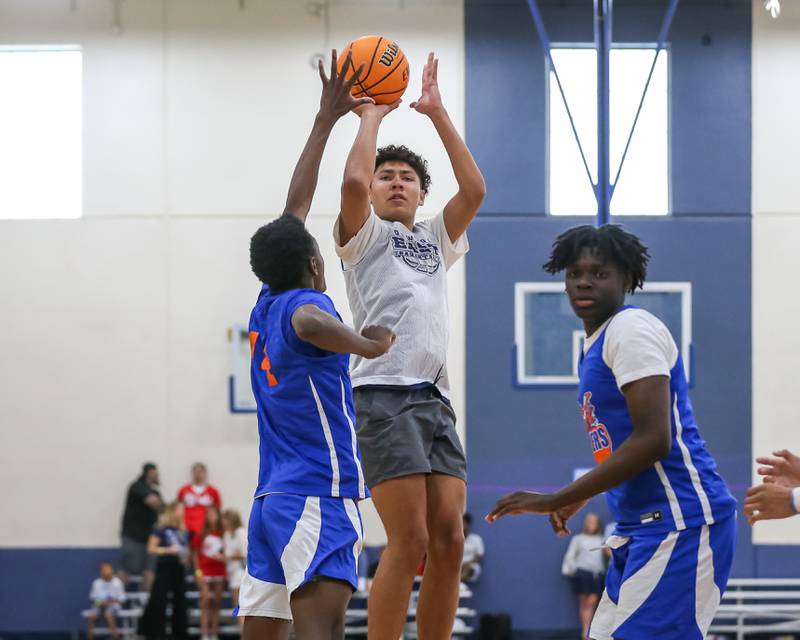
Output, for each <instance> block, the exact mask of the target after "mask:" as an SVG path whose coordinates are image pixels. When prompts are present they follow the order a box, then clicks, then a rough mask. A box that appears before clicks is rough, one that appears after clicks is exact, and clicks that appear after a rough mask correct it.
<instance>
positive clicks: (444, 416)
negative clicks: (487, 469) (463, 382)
mask: <svg viewBox="0 0 800 640" xmlns="http://www.w3.org/2000/svg"><path fill="white" fill-rule="evenodd" d="M353 402H354V404H355V409H356V434H357V435H358V446H359V449H360V450H361V464H362V467H363V469H364V479H365V480H366V482H367V486H368V487H370V488H372V487H374V486H375V485H377V484H380V483H381V482H383V481H384V480H391V479H392V478H399V477H400V476H407V475H411V474H415V473H443V474H446V475H449V476H455V477H456V478H461V479H462V480H463V481H464V482H466V481H467V460H466V457H465V456H464V449H463V448H462V446H461V441H460V440H459V439H458V434H457V433H456V414H455V412H454V411H453V408H452V407H451V406H450V405H449V404H448V403H447V402H445V401H444V400H443V399H442V397H441V395H440V394H439V392H438V391H437V390H436V388H435V387H433V386H431V387H425V388H404V387H394V388H392V387H388V388H387V387H360V388H357V389H355V390H354V391H353Z"/></svg>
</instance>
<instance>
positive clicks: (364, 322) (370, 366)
mask: <svg viewBox="0 0 800 640" xmlns="http://www.w3.org/2000/svg"><path fill="white" fill-rule="evenodd" d="M333 237H334V240H335V241H336V253H337V255H338V256H339V258H341V260H342V265H343V268H344V279H345V284H346V286H347V298H348V300H349V302H350V310H351V311H352V313H353V322H354V324H355V328H356V331H361V329H362V328H364V327H365V326H370V325H381V326H384V327H388V328H389V329H391V330H392V331H394V333H395V335H396V336H397V338H396V340H395V343H394V345H392V348H391V349H389V351H388V352H387V353H385V354H384V355H382V356H380V357H378V358H375V359H373V360H368V359H366V358H362V357H360V356H353V368H352V371H351V373H350V377H351V379H352V381H353V386H354V387H358V386H363V385H369V384H388V385H404V386H408V385H414V384H419V383H423V382H435V383H436V386H437V387H438V388H439V390H440V391H441V393H442V395H444V396H447V395H448V394H449V388H450V386H449V382H448V378H447V366H446V364H445V363H446V359H447V341H448V335H449V322H448V307H447V273H446V271H447V270H448V269H449V268H450V267H451V266H453V264H454V263H455V262H456V261H457V260H458V259H459V258H460V257H461V256H463V255H464V254H465V253H466V252H467V251H468V250H469V242H468V241H467V237H466V234H464V235H462V236H461V237H460V238H459V239H458V240H457V241H456V242H455V243H453V242H451V241H450V237H449V236H448V234H447V229H446V228H445V225H444V216H443V214H442V213H440V214H438V215H437V216H435V217H434V218H432V219H430V220H425V221H424V222H418V223H416V224H415V225H414V229H413V230H411V231H409V230H408V228H407V227H406V226H404V225H403V224H401V223H399V222H389V221H386V220H381V219H380V218H379V217H378V216H377V215H375V214H374V213H370V215H369V217H368V218H367V220H366V222H364V226H362V227H361V229H360V230H359V232H358V233H357V234H356V235H355V236H353V237H352V238H351V239H350V241H349V242H347V243H346V244H345V245H344V246H342V245H341V242H340V239H339V222H338V221H337V222H336V224H335V225H334V231H333Z"/></svg>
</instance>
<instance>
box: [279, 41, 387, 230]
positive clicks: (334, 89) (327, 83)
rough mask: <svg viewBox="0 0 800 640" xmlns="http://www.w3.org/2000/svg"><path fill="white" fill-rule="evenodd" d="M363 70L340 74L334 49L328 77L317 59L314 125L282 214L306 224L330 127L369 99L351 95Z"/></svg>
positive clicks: (348, 60) (299, 161)
mask: <svg viewBox="0 0 800 640" xmlns="http://www.w3.org/2000/svg"><path fill="white" fill-rule="evenodd" d="M350 56H351V54H350V53H348V54H347V59H346V61H345V64H344V67H343V68H345V69H347V68H348V67H349V65H350ZM362 70H363V65H362V66H361V67H359V68H358V69H357V70H356V72H355V73H354V74H353V75H352V76H351V77H350V79H348V80H346V79H345V77H344V75H343V74H339V73H338V72H337V60H336V50H335V49H334V50H333V51H332V52H331V71H330V77H328V76H327V75H325V69H324V67H323V65H322V61H321V60H320V61H319V76H320V79H321V80H322V96H321V97H320V101H319V111H318V112H317V115H316V117H315V118H314V126H313V127H312V128H311V133H310V134H309V136H308V141H307V142H306V145H305V147H303V152H302V153H301V154H300V159H299V160H298V161H297V166H296V167H295V168H294V173H293V174H292V180H291V182H290V183H289V194H288V195H287V196H286V207H285V208H284V210H283V213H284V214H287V213H289V214H292V215H294V216H297V217H298V218H300V220H301V221H302V222H304V223H305V221H306V218H307V217H308V212H309V210H310V209H311V201H312V200H313V198H314V192H315V191H316V189H317V180H318V178H319V165H320V163H321V162H322V154H323V153H324V151H325V145H326V144H327V143H328V137H329V136H330V134H331V131H332V130H333V126H334V125H335V124H336V122H337V121H338V120H339V118H341V117H342V116H343V115H344V114H346V113H348V112H349V111H351V110H352V109H353V108H355V107H358V106H360V105H363V104H369V103H371V102H372V98H354V97H353V96H352V95H351V94H350V89H351V88H352V86H353V84H354V83H355V81H356V80H357V79H358V76H359V74H360V73H361V72H362Z"/></svg>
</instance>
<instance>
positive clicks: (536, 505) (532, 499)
mask: <svg viewBox="0 0 800 640" xmlns="http://www.w3.org/2000/svg"><path fill="white" fill-rule="evenodd" d="M551 505H552V496H551V495H550V494H548V493H536V492H535V491H515V492H514V493H509V494H508V495H507V496H503V497H502V498H500V499H499V500H498V501H497V504H495V505H494V509H492V510H491V511H490V512H489V513H488V515H487V516H486V522H489V523H492V522H495V521H497V520H499V519H500V518H502V517H503V516H518V515H520V514H523V513H542V514H545V513H552V512H553V507H552V506H551Z"/></svg>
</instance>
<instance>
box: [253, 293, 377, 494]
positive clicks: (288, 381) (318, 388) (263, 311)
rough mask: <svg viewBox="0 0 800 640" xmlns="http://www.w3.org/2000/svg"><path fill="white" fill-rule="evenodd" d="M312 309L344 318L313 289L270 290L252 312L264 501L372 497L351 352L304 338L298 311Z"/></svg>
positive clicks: (260, 490)
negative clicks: (295, 318)
mask: <svg viewBox="0 0 800 640" xmlns="http://www.w3.org/2000/svg"><path fill="white" fill-rule="evenodd" d="M306 304H312V305H314V306H316V307H318V308H320V309H322V310H323V311H325V312H326V313H329V314H330V315H332V316H334V317H336V318H338V319H339V320H341V317H340V316H339V314H338V313H337V312H336V308H335V307H334V305H333V301H332V300H331V299H330V298H329V297H328V296H326V295H324V294H322V293H320V292H318V291H315V290H313V289H293V290H291V291H286V292H284V293H279V294H274V295H273V294H271V293H270V291H269V288H268V287H267V286H266V285H265V286H264V287H263V288H262V289H261V294H260V295H259V297H258V301H257V302H256V306H255V307H254V308H253V311H252V313H251V314H250V346H251V354H252V360H251V364H250V377H251V382H252V387H253V394H254V395H255V399H256V406H257V410H258V432H259V439H260V444H259V453H260V464H259V472H258V488H257V489H256V496H261V495H265V494H268V493H294V494H298V495H305V496H320V497H334V498H338V497H341V498H354V499H359V498H365V497H366V495H367V491H366V489H365V486H364V476H363V474H362V471H361V463H360V460H359V453H358V444H357V441H356V433H355V429H354V426H353V425H354V423H355V410H354V408H353V391H352V387H351V386H350V374H349V362H350V356H349V354H346V353H333V352H329V351H322V350H321V349H318V348H316V347H314V346H313V345H311V344H310V343H308V342H304V341H303V340H301V339H300V338H299V337H298V336H297V334H296V333H295V331H294V328H293V327H292V322H291V319H292V314H293V313H294V312H295V311H296V310H297V309H298V308H299V307H301V306H303V305H306Z"/></svg>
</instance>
